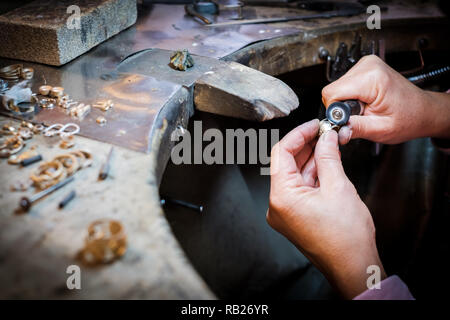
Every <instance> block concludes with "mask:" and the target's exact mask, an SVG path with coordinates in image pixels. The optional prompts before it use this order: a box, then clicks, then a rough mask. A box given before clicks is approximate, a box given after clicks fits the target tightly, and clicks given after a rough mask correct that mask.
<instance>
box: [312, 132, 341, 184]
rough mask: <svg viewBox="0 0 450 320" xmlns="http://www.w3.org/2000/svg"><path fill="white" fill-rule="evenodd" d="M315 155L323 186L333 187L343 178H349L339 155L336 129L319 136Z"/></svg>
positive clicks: (318, 173)
mask: <svg viewBox="0 0 450 320" xmlns="http://www.w3.org/2000/svg"><path fill="white" fill-rule="evenodd" d="M314 156H315V158H314V159H315V161H316V166H317V175H318V177H319V181H320V186H321V188H332V187H333V185H334V184H336V183H339V182H341V181H342V179H347V176H346V175H345V172H344V168H343V167H342V162H341V158H340V156H339V148H338V135H337V133H336V131H334V130H331V131H328V132H325V134H323V135H322V136H321V137H320V138H319V141H318V142H317V145H316V149H315V151H314Z"/></svg>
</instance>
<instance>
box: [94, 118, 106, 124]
mask: <svg viewBox="0 0 450 320" xmlns="http://www.w3.org/2000/svg"><path fill="white" fill-rule="evenodd" d="M95 121H97V123H98V124H99V125H101V126H104V125H105V124H106V119H105V117H98V118H97V119H96V120H95Z"/></svg>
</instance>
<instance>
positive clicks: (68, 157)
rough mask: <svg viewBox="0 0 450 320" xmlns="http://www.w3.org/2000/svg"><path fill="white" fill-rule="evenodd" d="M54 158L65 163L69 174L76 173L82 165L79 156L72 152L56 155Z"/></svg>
mask: <svg viewBox="0 0 450 320" xmlns="http://www.w3.org/2000/svg"><path fill="white" fill-rule="evenodd" d="M53 160H54V161H59V162H61V163H62V164H63V166H64V168H65V169H66V172H67V175H68V176H71V175H72V174H74V173H75V172H76V171H77V170H78V169H79V167H80V164H79V163H78V161H77V158H76V157H75V156H74V155H72V154H70V153H67V154H62V155H59V156H56V157H55V158H54V159H53Z"/></svg>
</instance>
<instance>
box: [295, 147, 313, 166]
mask: <svg viewBox="0 0 450 320" xmlns="http://www.w3.org/2000/svg"><path fill="white" fill-rule="evenodd" d="M312 153H313V148H312V146H311V144H310V143H307V144H305V146H304V147H303V149H302V150H300V152H299V153H297V155H296V156H295V162H296V163H297V168H298V169H299V170H300V169H301V168H303V166H304V165H305V163H306V161H308V159H309V158H310V157H311V154H312Z"/></svg>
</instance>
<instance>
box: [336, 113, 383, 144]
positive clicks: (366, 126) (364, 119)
mask: <svg viewBox="0 0 450 320" xmlns="http://www.w3.org/2000/svg"><path fill="white" fill-rule="evenodd" d="M388 121H390V119H389V117H383V116H376V115H366V116H351V117H350V119H349V121H348V123H347V127H348V132H346V130H344V132H343V135H345V134H348V135H349V136H348V137H345V138H348V140H350V139H358V138H361V139H368V140H373V141H375V140H377V137H378V136H380V134H382V133H383V132H385V131H386V124H387V123H388Z"/></svg>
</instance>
